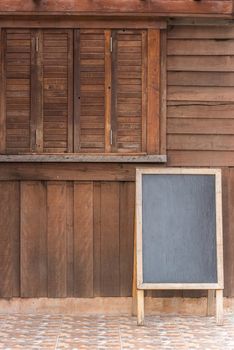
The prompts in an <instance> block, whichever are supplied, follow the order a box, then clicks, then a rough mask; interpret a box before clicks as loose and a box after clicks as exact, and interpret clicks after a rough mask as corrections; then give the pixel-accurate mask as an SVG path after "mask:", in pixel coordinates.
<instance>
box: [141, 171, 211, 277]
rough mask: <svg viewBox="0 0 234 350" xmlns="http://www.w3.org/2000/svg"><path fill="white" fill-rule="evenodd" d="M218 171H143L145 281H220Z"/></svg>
mask: <svg viewBox="0 0 234 350" xmlns="http://www.w3.org/2000/svg"><path fill="white" fill-rule="evenodd" d="M215 219H216V215H215V176H209V175H200V176H197V175H143V178H142V235H143V282H145V283H153V282H158V283H178V282H180V283H206V282H207V283H217V257H216V222H215Z"/></svg>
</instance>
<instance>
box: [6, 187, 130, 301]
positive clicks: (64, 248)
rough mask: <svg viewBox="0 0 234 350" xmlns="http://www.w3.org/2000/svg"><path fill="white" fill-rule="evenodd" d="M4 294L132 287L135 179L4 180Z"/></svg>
mask: <svg viewBox="0 0 234 350" xmlns="http://www.w3.org/2000/svg"><path fill="white" fill-rule="evenodd" d="M0 197H1V202H0V206H1V208H0V210H1V215H0V227H1V243H0V247H1V253H0V266H1V270H0V271H1V283H0V296H1V297H12V296H22V297H47V296H48V297H73V296H74V297H93V296H119V295H120V296H129V295H131V283H132V282H131V281H132V257H133V217H134V215H133V211H134V184H133V183H132V182H122V183H118V182H112V181H109V182H91V181H90V182H81V181H7V182H1V184H0Z"/></svg>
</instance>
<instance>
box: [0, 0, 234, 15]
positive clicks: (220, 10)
mask: <svg viewBox="0 0 234 350" xmlns="http://www.w3.org/2000/svg"><path fill="white" fill-rule="evenodd" d="M0 9H1V13H14V12H20V13H48V12H52V13H89V12H90V13H114V12H119V13H123V12H134V13H157V14H158V13H163V14H168V13H176V14H198V15H202V14H206V15H209V14H219V15H231V14H232V0H219V1H218V0H217V1H214V0H203V1H194V0H177V1H174V0H164V1H161V0H154V1H140V0H130V1H125V0H122V1H119V0H112V1H109V0H98V1H90V0H80V1H74V0H57V1H54V0H47V1H40V0H39V1H37V2H36V1H33V0H28V1H23V2H22V1H21V0H0Z"/></svg>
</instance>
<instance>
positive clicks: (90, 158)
mask: <svg viewBox="0 0 234 350" xmlns="http://www.w3.org/2000/svg"><path fill="white" fill-rule="evenodd" d="M166 160H167V157H166V155H144V154H142V155H137V154H133V155H115V154H113V155H112V154H111V155H105V154H103V155H101V154H98V155H96V154H69V155H68V154H57V155H52V154H51V155H48V154H32V155H30V154H27V155H23V154H22V155H0V162H25V163H30V162H36V163H38V162H47V163H54V162H62V163H66V162H70V163H72V162H80V163H165V162H166Z"/></svg>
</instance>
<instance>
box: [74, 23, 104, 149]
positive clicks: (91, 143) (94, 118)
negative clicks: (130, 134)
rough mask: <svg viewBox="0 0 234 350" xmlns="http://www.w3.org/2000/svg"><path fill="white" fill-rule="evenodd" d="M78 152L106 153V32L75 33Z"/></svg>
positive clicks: (75, 125) (84, 31)
mask: <svg viewBox="0 0 234 350" xmlns="http://www.w3.org/2000/svg"><path fill="white" fill-rule="evenodd" d="M74 70H75V75H74V79H75V82H74V86H75V97H74V98H75V111H74V113H75V124H74V128H75V133H74V145H75V152H81V153H82V152H84V153H85V152H89V153H96V152H99V153H103V152H105V31H104V30H82V29H81V30H77V31H76V33H75V60H74Z"/></svg>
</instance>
